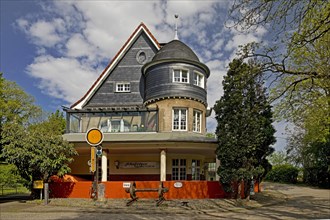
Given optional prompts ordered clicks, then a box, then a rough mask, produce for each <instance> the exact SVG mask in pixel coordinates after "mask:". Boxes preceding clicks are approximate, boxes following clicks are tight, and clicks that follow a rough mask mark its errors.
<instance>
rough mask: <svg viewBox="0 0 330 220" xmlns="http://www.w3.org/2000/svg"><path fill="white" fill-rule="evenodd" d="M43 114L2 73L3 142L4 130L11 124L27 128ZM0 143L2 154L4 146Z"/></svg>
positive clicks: (0, 123)
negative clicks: (34, 119)
mask: <svg viewBox="0 0 330 220" xmlns="http://www.w3.org/2000/svg"><path fill="white" fill-rule="evenodd" d="M40 113H41V109H40V108H39V107H37V106H35V105H34V100H33V98H32V97H31V96H29V95H28V94H26V93H25V92H24V91H23V90H22V89H21V88H20V87H19V86H18V85H17V84H16V83H14V82H11V81H8V80H6V79H5V78H4V77H3V74H2V73H0V140H3V138H4V137H3V129H4V127H5V126H7V125H8V126H10V124H13V123H14V124H19V125H23V126H27V125H28V124H29V122H31V120H32V119H33V118H35V117H37V116H38V115H39V114H40ZM3 144H5V143H4V142H3V141H0V152H1V149H2V145H3Z"/></svg>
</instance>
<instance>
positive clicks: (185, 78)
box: [173, 69, 189, 83]
mask: <svg viewBox="0 0 330 220" xmlns="http://www.w3.org/2000/svg"><path fill="white" fill-rule="evenodd" d="M188 73H189V72H188V70H183V69H175V70H173V82H181V83H189V74H188Z"/></svg>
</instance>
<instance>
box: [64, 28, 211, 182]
mask: <svg viewBox="0 0 330 220" xmlns="http://www.w3.org/2000/svg"><path fill="white" fill-rule="evenodd" d="M209 75H210V70H209V68H208V67H207V66H206V65H205V64H203V63H201V62H200V60H199V58H198V57H197V56H196V54H195V53H194V52H193V51H192V50H191V49H190V48H189V47H188V46H187V45H186V44H184V43H183V42H181V41H179V40H178V39H174V40H172V41H171V42H169V43H166V44H160V43H158V42H157V40H156V39H155V37H154V36H153V35H152V34H151V33H150V31H149V30H148V28H147V27H146V26H145V25H144V24H143V23H141V24H140V25H139V26H138V27H137V28H136V30H135V31H134V32H133V34H132V35H131V36H130V37H129V39H128V40H127V42H126V43H125V44H124V46H123V47H122V48H121V49H120V51H119V52H118V53H117V55H116V56H115V57H114V58H113V60H112V61H111V62H110V64H109V65H108V66H107V67H106V68H105V70H104V71H103V72H102V74H101V75H100V76H99V78H98V79H97V80H96V81H95V83H94V84H93V85H92V87H91V88H90V89H89V90H88V91H87V93H86V94H85V95H84V96H83V97H82V98H81V99H80V100H78V101H77V102H76V103H74V104H73V105H72V106H71V107H70V108H68V109H65V111H66V116H67V133H66V134H65V135H64V138H65V139H66V140H68V141H69V142H71V143H73V144H74V147H75V149H76V150H77V151H78V153H79V156H77V157H75V158H74V162H73V163H72V164H71V169H72V172H71V175H72V176H74V177H75V178H76V179H78V180H80V181H92V179H93V175H92V174H91V172H90V167H89V166H88V161H89V160H90V158H91V153H90V152H91V147H90V146H89V145H88V144H87V142H86V139H85V135H86V132H87V131H88V130H89V129H90V128H98V129H100V130H101V131H102V132H103V134H104V139H103V142H102V156H101V159H99V169H98V172H99V175H98V176H99V181H101V182H103V183H109V182H125V181H186V182H189V181H193V182H198V181H200V182H203V181H204V182H205V181H215V180H216V172H215V167H216V166H215V164H216V155H215V150H216V147H217V141H216V139H215V138H210V137H206V117H207V116H208V115H209V114H210V110H209V109H208V108H207V79H208V77H209ZM215 182H217V183H218V181H215Z"/></svg>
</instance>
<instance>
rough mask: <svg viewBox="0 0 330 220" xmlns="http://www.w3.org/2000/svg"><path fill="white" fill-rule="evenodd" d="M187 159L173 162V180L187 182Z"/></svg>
mask: <svg viewBox="0 0 330 220" xmlns="http://www.w3.org/2000/svg"><path fill="white" fill-rule="evenodd" d="M186 179H187V177H186V159H173V160H172V180H186Z"/></svg>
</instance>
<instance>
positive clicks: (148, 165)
mask: <svg viewBox="0 0 330 220" xmlns="http://www.w3.org/2000/svg"><path fill="white" fill-rule="evenodd" d="M120 168H124V169H136V168H151V169H154V168H159V162H121V163H120Z"/></svg>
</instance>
